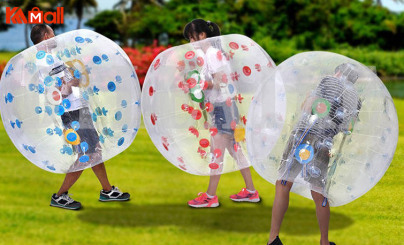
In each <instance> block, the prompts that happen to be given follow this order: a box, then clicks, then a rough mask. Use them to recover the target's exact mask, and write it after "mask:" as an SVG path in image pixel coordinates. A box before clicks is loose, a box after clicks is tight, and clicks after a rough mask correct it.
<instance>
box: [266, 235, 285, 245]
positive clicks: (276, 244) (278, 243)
mask: <svg viewBox="0 0 404 245" xmlns="http://www.w3.org/2000/svg"><path fill="white" fill-rule="evenodd" d="M268 245H283V243H282V242H281V239H279V236H276V238H275V240H273V242H271V243H268Z"/></svg>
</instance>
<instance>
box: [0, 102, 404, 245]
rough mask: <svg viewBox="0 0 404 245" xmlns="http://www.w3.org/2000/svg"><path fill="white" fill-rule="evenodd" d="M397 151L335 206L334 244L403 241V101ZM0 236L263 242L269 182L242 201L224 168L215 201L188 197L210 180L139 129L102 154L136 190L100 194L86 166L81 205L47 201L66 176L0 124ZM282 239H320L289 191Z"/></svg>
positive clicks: (235, 179) (301, 202)
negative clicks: (44, 164)
mask: <svg viewBox="0 0 404 245" xmlns="http://www.w3.org/2000/svg"><path fill="white" fill-rule="evenodd" d="M395 103H396V107H397V111H398V112H400V114H399V117H400V139H399V146H398V149H397V153H396V155H395V157H394V160H393V162H392V164H391V166H390V168H389V169H388V171H387V173H386V175H385V176H384V177H383V178H382V179H381V181H380V182H379V183H378V184H377V185H376V186H375V187H374V188H373V189H372V190H371V191H370V192H368V193H367V194H366V195H365V196H363V197H361V198H359V199H357V200H356V201H354V202H352V203H350V204H348V205H345V206H342V207H337V208H332V209H331V211H332V215H331V224H330V238H331V240H333V241H335V242H336V243H337V244H339V245H341V244H344V245H345V244H350V245H352V244H361V245H364V244H369V245H374V244H389V245H392V244H397V245H398V244H403V242H402V241H403V239H404V235H403V231H404V210H403V203H404V196H403V194H402V193H403V191H402V188H403V186H404V179H403V177H404V176H403V172H404V166H403V164H402V163H403V162H404V100H395ZM0 126H1V127H0V167H1V171H0V180H1V181H0V221H1V222H0V244H215V245H220V244H243V245H245V244H266V241H267V237H268V232H269V227H270V218H271V206H272V201H273V198H274V186H273V185H271V184H269V183H267V182H266V181H265V180H263V179H262V178H261V177H259V176H258V175H257V174H256V173H255V172H253V178H254V181H255V185H256V187H257V189H258V190H259V191H260V193H261V196H262V199H263V201H262V202H261V203H259V204H238V203H233V202H231V201H230V200H229V199H228V198H227V197H228V195H230V194H233V193H234V192H237V191H238V190H239V189H241V188H242V187H243V180H242V177H241V175H240V174H239V173H238V172H235V173H230V174H225V175H223V176H222V179H221V183H220V185H219V189H218V195H219V200H220V202H221V207H219V208H217V209H209V210H206V209H205V210H196V209H191V208H189V207H187V206H186V202H187V201H188V200H189V199H191V198H194V197H195V196H196V194H197V193H198V192H199V191H204V190H205V188H206V187H207V183H208V178H207V177H199V176H193V175H190V174H187V173H184V172H182V171H181V170H179V169H176V168H175V167H174V166H172V165H171V164H170V163H168V162H167V161H166V160H165V159H164V158H163V157H162V156H161V155H160V154H159V153H158V152H157V150H156V148H155V147H154V145H153V144H152V142H151V141H150V139H149V137H148V135H147V133H146V130H145V129H142V130H140V131H139V134H138V136H137V138H136V139H135V141H134V142H133V144H132V146H131V147H130V148H129V149H128V150H126V151H125V152H124V153H122V154H120V155H119V156H117V157H115V158H113V159H112V160H110V161H108V162H107V170H108V174H109V177H110V180H111V181H112V184H114V185H117V186H119V187H120V188H121V189H123V190H125V191H128V192H130V193H131V194H132V200H131V201H129V202H125V203H101V202H98V201H97V199H98V194H99V190H100V188H101V187H100V185H99V183H98V181H97V179H96V177H95V176H94V174H93V173H92V171H91V170H86V171H84V173H83V175H82V176H81V178H80V179H79V181H78V182H77V183H76V184H75V185H74V186H73V188H72V189H71V193H73V194H74V196H73V197H74V198H75V199H77V200H79V201H81V202H82V204H83V205H84V209H82V210H80V211H68V210H63V209H58V208H51V207H49V202H50V196H51V194H52V193H53V192H56V191H57V189H58V187H59V185H60V184H61V182H62V180H63V175H57V174H52V173H48V172H46V171H43V170H41V169H39V168H37V167H36V166H34V165H33V164H31V163H30V162H28V161H27V160H26V159H25V158H24V157H23V156H22V155H21V154H20V153H19V152H18V151H17V150H16V149H15V147H14V146H13V144H12V143H11V141H10V140H9V138H8V136H7V134H6V132H5V131H4V129H3V127H2V125H0ZM281 238H282V240H283V242H284V244H293V245H294V244H299V245H304V244H318V243H319V242H318V241H319V231H318V228H317V221H316V216H315V207H314V204H313V202H312V201H311V200H308V199H305V198H303V197H300V196H297V195H295V194H291V201H290V207H289V210H288V212H287V214H286V217H285V220H284V223H283V227H282V233H281Z"/></svg>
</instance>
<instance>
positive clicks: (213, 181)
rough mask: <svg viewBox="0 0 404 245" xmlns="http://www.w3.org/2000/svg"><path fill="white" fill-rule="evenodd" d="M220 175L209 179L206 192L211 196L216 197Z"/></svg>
mask: <svg viewBox="0 0 404 245" xmlns="http://www.w3.org/2000/svg"><path fill="white" fill-rule="evenodd" d="M219 180H220V175H212V176H210V178H209V186H208V190H207V191H206V193H207V194H209V195H211V196H216V190H217V186H218V185H219Z"/></svg>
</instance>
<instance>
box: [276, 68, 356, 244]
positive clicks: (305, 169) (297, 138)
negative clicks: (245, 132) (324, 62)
mask: <svg viewBox="0 0 404 245" xmlns="http://www.w3.org/2000/svg"><path fill="white" fill-rule="evenodd" d="M358 77H359V76H358V71H357V67H356V66H355V65H353V64H350V63H343V64H341V65H339V66H337V67H336V68H335V74H334V76H326V77H325V78H323V79H322V80H321V82H320V84H319V85H318V86H317V88H316V89H315V90H314V92H313V93H312V94H311V95H310V96H308V97H307V98H306V100H305V101H304V102H303V104H302V116H301V118H300V120H299V122H298V123H297V124H296V126H295V129H294V130H293V131H292V133H291V136H290V138H289V140H288V144H287V147H286V149H285V150H284V153H283V156H282V160H281V164H280V166H279V172H278V174H279V175H278V176H279V177H278V180H277V181H276V194H275V200H274V204H273V208H272V218H271V232H270V236H269V242H268V244H269V245H281V244H282V242H281V240H280V239H279V231H280V227H281V224H282V220H283V217H284V215H285V213H286V211H287V209H288V206H289V192H290V189H291V188H292V185H293V183H294V182H299V184H306V185H308V186H309V188H310V189H311V195H312V198H313V200H314V202H315V204H316V214H317V221H318V224H319V227H320V233H321V240H320V244H321V245H335V243H334V242H330V241H329V240H328V227H329V220H330V206H329V203H328V201H327V198H326V197H327V192H328V190H327V188H328V187H329V184H330V183H328V182H327V177H328V178H329V177H331V176H330V174H329V171H328V168H329V166H328V165H329V160H330V157H331V156H332V154H331V148H332V145H333V138H334V136H335V135H337V134H339V133H343V134H344V137H343V140H342V142H341V145H340V147H341V146H342V145H343V143H344V139H345V136H346V135H349V134H350V133H351V131H352V127H353V124H354V122H355V121H356V119H357V117H358V114H359V111H360V109H361V105H362V104H361V100H360V99H359V96H358V93H357V91H356V89H355V88H354V83H355V82H356V80H357V79H358ZM340 149H341V148H340ZM297 177H299V180H297Z"/></svg>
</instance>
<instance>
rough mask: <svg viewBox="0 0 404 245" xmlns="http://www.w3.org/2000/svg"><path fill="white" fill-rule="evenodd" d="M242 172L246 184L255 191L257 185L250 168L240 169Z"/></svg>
mask: <svg viewBox="0 0 404 245" xmlns="http://www.w3.org/2000/svg"><path fill="white" fill-rule="evenodd" d="M240 173H241V175H242V176H243V178H244V182H245V186H246V188H247V190H250V191H254V190H255V187H254V184H253V181H252V177H251V172H250V168H244V169H240Z"/></svg>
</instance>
